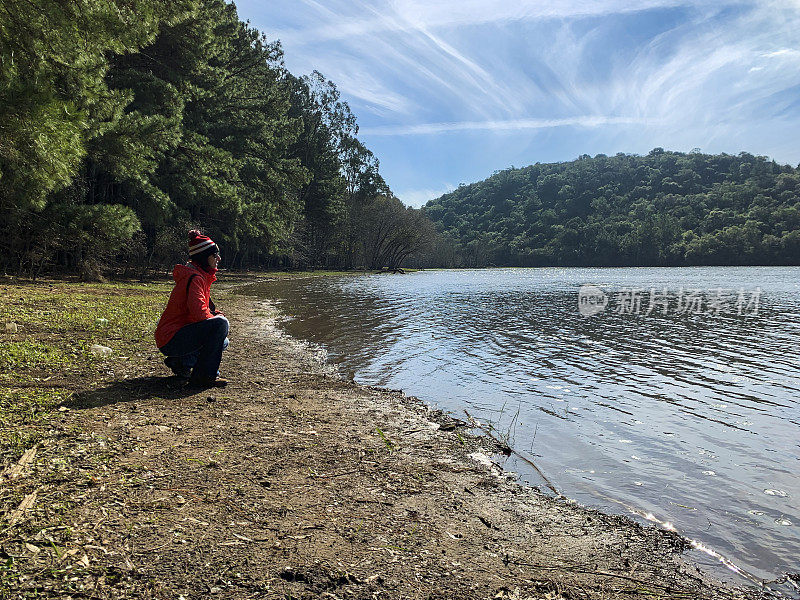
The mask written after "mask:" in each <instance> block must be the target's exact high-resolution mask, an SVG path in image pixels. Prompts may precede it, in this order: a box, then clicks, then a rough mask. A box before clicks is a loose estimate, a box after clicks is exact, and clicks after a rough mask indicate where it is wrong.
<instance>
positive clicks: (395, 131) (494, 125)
mask: <svg viewBox="0 0 800 600" xmlns="http://www.w3.org/2000/svg"><path fill="white" fill-rule="evenodd" d="M646 122H647V120H646V119H641V118H638V119H636V118H628V117H602V116H585V117H571V118H568V119H511V120H508V121H461V122H450V123H420V124H417V125H397V126H392V125H390V126H385V127H380V126H379V127H367V128H364V129H362V130H361V134H362V135H364V136H381V135H432V134H439V133H450V132H454V131H479V130H484V131H520V130H524V129H548V128H552V127H600V126H601V125H633V124H644V123H646Z"/></svg>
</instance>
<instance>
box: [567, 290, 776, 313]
mask: <svg viewBox="0 0 800 600" xmlns="http://www.w3.org/2000/svg"><path fill="white" fill-rule="evenodd" d="M760 303H761V288H760V287H757V288H754V289H749V290H748V289H745V288H743V287H741V288H738V289H733V288H722V287H718V288H708V289H699V288H685V287H681V288H679V289H678V290H677V291H675V290H669V289H667V288H666V287H662V288H655V287H652V288H649V289H648V288H633V287H621V288H618V289H616V290H612V291H611V292H606V291H604V290H603V289H602V288H600V287H599V286H597V285H592V284H585V285H582V286H581V287H580V288H579V289H578V312H580V313H581V315H582V316H584V317H593V316H595V315H599V314H601V313H603V312H606V311H607V312H613V313H615V314H618V315H644V316H649V315H652V314H656V315H667V314H673V315H709V316H715V317H716V316H720V315H722V314H735V315H738V316H740V317H757V316H758V310H759V306H760Z"/></svg>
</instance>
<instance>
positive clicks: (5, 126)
mask: <svg viewBox="0 0 800 600" xmlns="http://www.w3.org/2000/svg"><path fill="white" fill-rule="evenodd" d="M357 135H358V125H357V122H356V118H355V116H354V115H353V114H352V112H351V111H350V108H349V107H348V105H347V103H346V102H344V101H343V100H342V99H341V97H340V94H339V91H338V90H337V89H336V86H335V84H334V83H332V82H331V81H328V80H327V79H325V77H323V75H321V74H320V73H318V72H314V73H312V74H310V75H307V76H296V75H293V74H292V73H290V72H289V71H288V70H287V69H286V67H285V65H284V62H283V51H282V48H281V46H280V43H279V42H278V41H273V40H269V39H268V38H267V37H266V36H264V35H263V34H261V33H259V32H258V31H257V30H256V29H254V28H252V27H251V26H250V25H249V24H248V23H244V22H242V21H241V20H240V19H239V17H238V14H237V12H236V8H235V6H234V5H233V4H228V3H226V2H225V1H224V0H171V1H170V2H162V1H161V0H81V1H77V0H66V1H62V0H4V1H3V2H2V4H0V211H2V214H3V219H2V221H1V222H0V267H2V268H3V269H4V270H5V271H6V272H15V273H27V274H32V275H34V276H35V275H36V274H38V273H40V272H41V271H43V270H46V269H50V268H53V267H61V268H65V269H70V270H75V271H77V272H80V273H81V274H82V275H86V276H96V275H99V274H101V273H102V272H104V271H105V270H107V269H109V268H118V267H124V268H126V269H128V270H133V271H135V270H137V269H138V270H145V269H148V268H154V267H156V268H163V267H164V266H166V265H168V264H169V263H171V262H173V261H179V260H182V258H183V256H185V246H186V240H185V235H186V231H187V230H188V229H189V228H193V227H196V226H200V227H202V228H203V229H204V231H205V232H206V233H208V234H209V235H210V236H211V237H212V238H213V239H215V240H216V241H218V242H219V244H220V246H221V247H222V249H223V252H224V261H225V263H226V264H227V265H229V266H235V267H239V268H248V267H264V266H269V267H296V268H297V267H328V268H352V267H368V268H381V267H389V268H395V267H398V266H399V265H400V264H401V263H402V261H404V260H406V259H407V258H408V257H409V256H410V255H412V254H413V253H414V252H416V251H418V250H419V248H421V247H422V246H423V245H424V244H425V243H428V242H429V241H430V240H431V239H432V237H433V235H434V232H433V228H432V225H431V224H430V222H429V221H427V219H426V218H425V217H424V216H423V215H422V214H421V212H420V211H418V210H414V209H409V208H406V207H405V206H404V205H403V204H402V203H401V202H400V200H398V199H397V198H395V197H394V196H393V194H392V192H391V190H390V189H389V187H388V186H387V184H386V182H385V181H384V180H383V178H382V177H381V175H380V171H379V162H378V160H377V158H376V157H375V156H374V155H373V153H372V152H371V151H370V150H369V149H368V148H366V147H365V146H364V144H363V143H362V142H361V141H360V140H359V139H358V137H357Z"/></svg>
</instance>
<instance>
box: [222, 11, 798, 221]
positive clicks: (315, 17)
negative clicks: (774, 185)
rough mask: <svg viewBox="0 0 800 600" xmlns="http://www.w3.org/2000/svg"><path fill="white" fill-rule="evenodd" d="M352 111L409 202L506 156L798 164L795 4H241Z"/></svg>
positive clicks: (469, 178)
mask: <svg viewBox="0 0 800 600" xmlns="http://www.w3.org/2000/svg"><path fill="white" fill-rule="evenodd" d="M236 6H237V7H238V9H239V16H240V18H242V19H244V20H249V21H250V22H251V24H252V25H253V26H255V27H257V28H258V29H260V30H261V31H263V32H264V33H266V34H267V36H268V37H269V38H271V39H276V38H277V39H280V40H281V42H282V44H283V48H284V53H285V60H286V65H287V67H288V68H289V69H290V70H291V71H292V72H293V73H294V74H296V75H301V74H307V73H310V72H311V71H312V70H314V69H316V70H318V71H320V72H321V73H322V74H323V75H325V77H327V78H328V79H330V80H332V81H333V82H334V83H336V85H337V86H338V88H339V90H340V91H341V93H342V96H343V98H344V99H345V100H346V101H347V102H348V104H349V105H350V107H351V109H352V110H353V112H354V113H355V115H356V116H357V117H358V123H359V127H360V133H359V138H360V139H361V140H362V141H363V142H364V143H365V144H366V145H367V147H368V148H370V149H371V150H372V151H373V152H374V153H375V155H376V156H377V157H378V159H379V160H380V162H381V173H382V174H383V176H384V178H385V179H386V181H387V182H388V183H389V186H390V187H391V188H392V190H393V191H394V193H395V195H397V196H398V197H399V198H400V199H401V200H403V201H404V202H406V203H407V204H410V205H412V206H420V205H421V204H423V203H424V202H425V201H427V200H429V199H432V198H435V197H437V196H439V195H441V194H443V193H445V192H447V191H450V190H452V189H454V188H455V187H456V186H458V184H459V183H462V182H463V183H470V182H473V181H478V180H481V179H484V178H486V177H488V176H490V175H491V174H492V172H493V171H496V170H499V169H504V168H506V167H509V166H511V165H514V166H517V167H521V166H525V165H529V164H532V163H535V162H554V161H564V160H571V159H573V158H576V157H577V156H579V155H581V154H591V155H595V154H598V153H604V154H616V153H617V152H626V153H638V154H646V153H647V152H649V151H650V150H651V149H652V148H654V147H656V146H661V147H663V148H666V149H668V150H681V151H689V150H691V149H693V148H700V149H701V150H702V151H704V152H711V153H717V152H727V153H731V154H736V153H738V152H741V151H747V152H751V153H753V154H762V155H766V156H770V157H772V158H774V159H776V160H777V161H779V162H782V163H790V164H792V165H797V164H798V163H800V142H799V141H798V140H800V0H765V1H760V2H727V1H726V0H717V1H704V0H694V1H680V0H637V1H632V0H627V1H626V0H555V1H547V0H514V1H511V0H456V1H451V0H433V1H432V0H374V1H360V0H346V1H344V0H260V1H259V0H239V1H237V2H236Z"/></svg>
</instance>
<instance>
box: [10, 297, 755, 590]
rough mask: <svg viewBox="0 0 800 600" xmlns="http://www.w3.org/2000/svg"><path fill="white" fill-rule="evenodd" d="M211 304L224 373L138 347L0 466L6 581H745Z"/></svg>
mask: <svg viewBox="0 0 800 600" xmlns="http://www.w3.org/2000/svg"><path fill="white" fill-rule="evenodd" d="M224 304H225V306H224V309H225V313H226V315H227V316H228V317H229V319H230V320H231V324H232V335H231V342H232V343H231V347H230V349H229V350H228V352H227V353H226V356H225V362H224V364H223V367H224V373H225V375H226V376H228V377H230V378H231V380H232V383H231V385H230V386H229V387H228V388H226V389H224V390H214V391H209V392H203V393H194V392H192V391H191V390H187V389H186V388H185V387H184V386H183V384H182V383H181V382H180V381H178V380H176V379H175V378H170V377H167V371H166V369H165V368H164V367H163V365H161V362H160V360H159V356H158V354H157V352H156V351H155V350H154V349H153V351H152V352H150V353H149V354H146V355H145V356H144V358H143V360H142V361H141V364H140V365H139V367H138V369H139V370H138V372H137V373H131V375H130V376H129V377H127V378H126V379H115V380H110V381H108V382H106V383H105V384H103V385H101V386H100V387H99V388H97V389H94V390H90V391H83V392H79V393H77V394H75V395H74V396H73V397H72V398H71V399H70V400H69V401H68V403H67V404H66V406H64V407H63V409H62V410H61V412H60V413H59V417H58V418H57V419H56V420H55V421H54V422H53V425H52V430H51V432H50V435H48V437H47V438H46V439H45V440H44V441H43V442H41V443H40V444H39V445H38V446H36V447H35V448H34V449H32V450H31V452H30V453H28V454H27V455H26V456H27V458H25V457H23V461H22V464H21V465H17V467H16V471H15V472H14V473H12V472H11V471H10V470H8V472H6V473H4V475H3V483H2V485H3V488H4V490H3V509H4V531H3V533H2V544H1V549H2V553H3V554H2V556H0V560H11V561H12V563H13V569H11V568H8V569H6V571H5V573H6V575H5V576H4V577H5V579H4V580H3V585H4V586H5V588H4V589H6V590H7V592H8V594H9V597H25V594H28V597H74V598H132V597H136V598H165V599H166V598H175V599H178V598H181V597H183V598H185V599H187V600H188V599H189V598H208V597H212V598H236V599H244V598H376V599H377V598H387V599H388V598H519V599H523V598H536V599H544V598H547V599H556V598H564V599H567V598H570V599H571V598H634V597H636V598H639V597H650V598H757V597H760V594H759V592H757V591H755V590H743V589H735V588H732V587H729V586H723V585H722V584H719V583H715V582H714V581H712V580H710V579H708V578H704V577H703V576H702V575H701V574H700V573H699V571H698V570H697V569H696V568H694V567H693V566H691V565H690V564H688V563H686V562H684V561H683V559H682V558H681V556H680V552H681V551H682V550H683V549H684V547H685V544H684V541H683V540H682V539H681V538H680V537H679V536H677V535H675V534H671V533H669V532H664V531H659V530H656V529H654V528H649V527H648V528H645V527H642V526H640V525H638V524H636V523H634V522H632V521H630V520H628V519H625V518H620V517H612V516H608V515H604V514H601V513H598V512H595V511H591V510H586V509H582V508H580V507H577V506H575V505H572V504H570V503H568V502H565V501H560V500H555V499H553V498H550V497H547V496H545V495H542V494H539V493H537V492H536V491H535V490H532V489H527V488H524V487H521V486H519V485H518V484H516V483H515V482H513V481H512V480H511V478H509V477H508V476H505V475H504V474H503V473H502V472H501V471H500V470H499V469H497V468H496V467H493V466H492V465H491V464H487V461H486V458H485V457H486V456H489V455H491V452H492V451H493V450H494V449H493V448H492V447H490V443H489V441H488V440H487V439H486V438H477V437H475V436H472V435H470V433H469V432H468V430H467V428H466V427H465V426H464V425H463V424H461V423H459V422H457V421H453V420H452V419H449V418H448V417H446V416H443V415H441V414H440V413H436V412H435V411H431V410H429V409H428V408H426V407H424V406H422V405H420V404H419V403H417V402H416V401H414V400H411V399H408V398H406V397H404V396H403V395H402V394H401V393H399V392H390V391H384V390H379V389H372V388H365V387H361V386H357V385H355V384H352V383H347V382H344V381H342V380H340V379H337V378H335V377H331V376H326V375H325V374H322V373H320V372H319V369H318V365H317V364H316V363H315V361H314V360H313V358H312V357H311V356H309V355H308V354H307V353H305V352H304V351H303V349H302V348H300V347H299V346H298V345H297V344H296V343H293V342H292V341H291V340H288V339H286V338H285V337H282V336H280V335H278V334H277V332H276V330H275V329H274V327H272V326H270V318H269V307H267V306H265V305H263V304H262V305H259V304H258V303H255V302H253V301H252V300H250V299H247V298H243V297H238V296H237V297H230V298H228V299H227V300H226V301H225V303H224ZM13 594H16V595H13Z"/></svg>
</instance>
